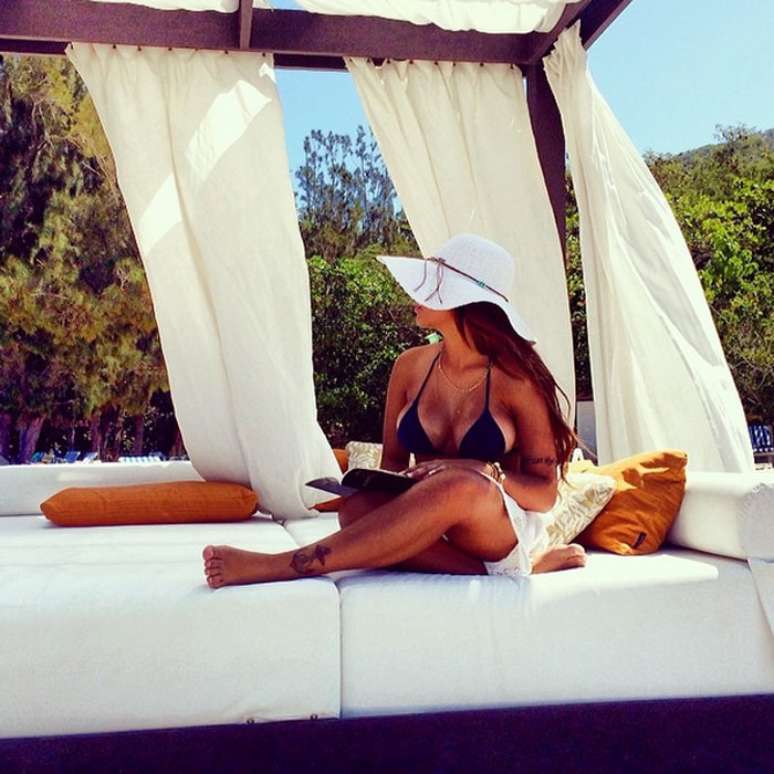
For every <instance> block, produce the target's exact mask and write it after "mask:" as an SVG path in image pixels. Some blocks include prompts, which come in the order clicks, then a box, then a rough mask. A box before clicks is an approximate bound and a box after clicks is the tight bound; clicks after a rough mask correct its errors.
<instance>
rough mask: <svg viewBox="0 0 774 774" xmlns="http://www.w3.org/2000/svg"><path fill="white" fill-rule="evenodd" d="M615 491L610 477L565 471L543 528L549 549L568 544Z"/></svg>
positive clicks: (593, 517)
mask: <svg viewBox="0 0 774 774" xmlns="http://www.w3.org/2000/svg"><path fill="white" fill-rule="evenodd" d="M615 489H616V485H615V479H614V478H613V477H612V476H600V475H597V474H596V473H573V472H571V471H568V472H567V475H566V476H565V478H563V479H560V480H559V487H558V492H557V500H556V503H555V504H554V507H553V508H552V509H551V514H552V518H551V521H550V522H549V523H548V525H547V526H546V530H547V532H548V546H549V547H552V546H558V545H562V544H564V543H571V542H572V541H573V540H574V539H575V538H576V537H577V536H578V535H580V533H581V532H583V530H584V529H586V527H588V526H589V524H591V522H592V521H594V519H595V518H596V516H597V514H599V512H600V511H601V510H602V509H603V508H604V507H605V506H606V505H607V504H608V503H609V502H610V500H611V499H612V498H613V495H614V494H615Z"/></svg>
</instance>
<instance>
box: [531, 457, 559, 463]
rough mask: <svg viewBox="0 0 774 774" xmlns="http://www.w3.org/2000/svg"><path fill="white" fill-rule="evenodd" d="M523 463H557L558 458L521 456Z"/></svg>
mask: <svg viewBox="0 0 774 774" xmlns="http://www.w3.org/2000/svg"><path fill="white" fill-rule="evenodd" d="M522 462H523V463H524V464H525V465H558V464H559V460H557V459H554V458H553V457H522Z"/></svg>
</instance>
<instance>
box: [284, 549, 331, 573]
mask: <svg viewBox="0 0 774 774" xmlns="http://www.w3.org/2000/svg"><path fill="white" fill-rule="evenodd" d="M330 552H331V549H330V548H328V547H327V546H323V545H319V544H318V545H316V546H315V547H314V551H312V552H308V551H296V553H295V554H293V558H292V559H291V560H290V566H291V567H292V568H293V569H294V570H295V571H296V572H297V573H298V574H299V575H308V574H309V573H310V572H313V570H312V568H311V564H312V562H314V561H315V559H316V560H317V561H318V562H320V564H321V565H322V566H323V567H325V557H326V555H327V554H329V553H330Z"/></svg>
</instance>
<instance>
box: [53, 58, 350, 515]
mask: <svg viewBox="0 0 774 774" xmlns="http://www.w3.org/2000/svg"><path fill="white" fill-rule="evenodd" d="M68 55H69V57H70V59H71V61H72V62H73V63H74V64H75V66H76V67H77V69H78V71H79V73H80V74H81V76H82V77H83V79H84V81H85V82H86V85H87V87H88V89H89V92H90V93H91V96H92V98H93V99H94V102H95V105H96V107H97V110H98V112H99V115H100V118H101V120H102V124H103V126H104V128H105V132H106V134H107V137H108V139H109V141H110V144H111V147H112V149H113V154H114V157H115V161H116V167H117V170H118V178H119V184H120V186H121V190H122V192H123V195H124V198H125V200H126V205H127V209H128V211H129V216H130V218H131V221H132V226H133V228H134V232H135V235H136V238H137V243H138V246H139V248H140V253H141V255H142V259H143V263H144V266H145V270H146V274H147V277H148V283H149V285H150V289H151V295H152V297H153V303H154V308H155V312H156V318H157V321H158V327H159V333H160V336H161V343H162V347H163V350H164V356H165V359H166V363H167V369H168V372H169V379H170V384H171V388H172V397H173V401H174V405H175V413H176V415H177V418H178V421H179V424H180V427H181V431H182V433H183V438H184V441H185V445H186V448H187V450H188V452H189V454H190V457H191V460H192V462H193V464H194V466H195V467H196V469H197V471H198V472H199V473H200V474H201V475H202V476H203V477H204V478H206V479H218V480H231V481H239V482H243V483H249V484H251V485H252V486H253V487H254V488H255V489H256V490H257V491H258V493H259V495H260V498H261V505H262V507H263V508H265V509H267V510H270V511H271V512H273V513H275V514H277V515H280V516H283V517H299V516H308V515H315V514H312V513H309V512H308V511H307V509H306V506H305V502H306V503H307V504H308V503H311V502H313V501H314V500H315V499H319V498H315V495H314V493H313V492H312V491H311V490H306V488H305V487H304V486H303V482H304V481H307V480H309V479H310V478H314V477H316V476H320V475H335V474H336V473H337V472H338V466H337V465H336V462H335V458H334V456H333V453H332V451H331V449H330V446H329V445H328V442H327V441H326V439H325V437H324V435H323V434H322V432H321V430H320V428H319V426H318V424H317V421H316V407H315V399H314V386H313V379H312V353H311V314H310V300H309V284H308V275H307V270H306V262H305V260H304V247H303V244H302V241H301V236H300V234H299V230H298V221H297V217H296V210H295V203H294V199H293V191H292V188H291V185H290V177H289V173H288V160H287V154H286V149H285V137H284V128H283V124H282V110H281V107H280V104H279V100H278V98H277V91H276V84H275V80H274V69H273V66H272V60H271V57H269V56H266V57H262V56H261V55H259V54H251V53H244V54H241V53H238V54H233V53H232V54H225V53H223V52H195V51H189V50H174V51H167V50H160V49H143V50H142V51H140V50H137V49H136V48H133V47H121V46H119V47H118V48H115V49H114V48H112V47H110V46H92V45H84V44H76V45H73V46H71V47H69V48H68Z"/></svg>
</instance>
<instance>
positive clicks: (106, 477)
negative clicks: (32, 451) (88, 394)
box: [0, 461, 202, 516]
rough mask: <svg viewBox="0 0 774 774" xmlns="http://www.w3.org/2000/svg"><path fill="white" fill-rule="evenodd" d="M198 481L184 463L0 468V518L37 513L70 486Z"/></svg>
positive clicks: (192, 469) (8, 466) (198, 477)
mask: <svg viewBox="0 0 774 774" xmlns="http://www.w3.org/2000/svg"><path fill="white" fill-rule="evenodd" d="M201 480H202V479H201V476H200V475H199V474H198V473H197V472H196V470H195V469H194V467H193V465H191V463H190V462H187V461H175V462H126V463H124V462H101V463H83V464H79V463H77V462H75V463H72V464H58V465H4V466H2V467H0V516H15V515H19V514H24V513H40V504H41V503H42V502H43V501H44V500H47V499H48V498H49V497H51V495H54V494H56V493H57V492H59V491H60V490H62V489H65V488H66V487H69V486H124V485H128V484H153V483H156V482H160V481H201Z"/></svg>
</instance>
